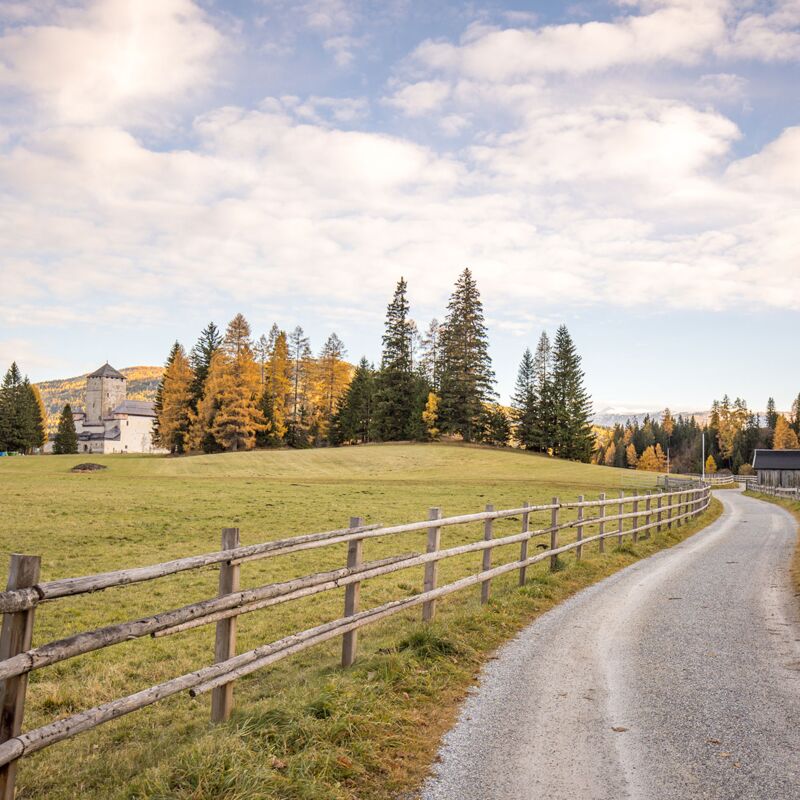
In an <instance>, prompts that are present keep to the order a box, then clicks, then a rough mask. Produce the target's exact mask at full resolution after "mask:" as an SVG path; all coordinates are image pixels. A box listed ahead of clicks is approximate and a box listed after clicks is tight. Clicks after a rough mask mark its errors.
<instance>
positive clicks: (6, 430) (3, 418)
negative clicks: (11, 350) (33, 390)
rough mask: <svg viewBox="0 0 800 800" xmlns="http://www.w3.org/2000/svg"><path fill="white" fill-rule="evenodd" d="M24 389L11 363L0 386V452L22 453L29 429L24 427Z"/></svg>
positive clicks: (20, 378)
mask: <svg viewBox="0 0 800 800" xmlns="http://www.w3.org/2000/svg"><path fill="white" fill-rule="evenodd" d="M26 394H27V392H26V389H25V387H24V384H23V380H22V373H20V371H19V367H18V366H17V362H16V361H14V362H12V364H11V366H10V367H9V368H8V371H7V372H6V374H5V376H4V377H3V382H2V384H0V450H4V451H10V452H17V453H24V452H25V451H26V450H27V449H28V443H29V437H30V428H29V426H28V425H26V408H27V407H28V403H27V402H26V401H27V397H26Z"/></svg>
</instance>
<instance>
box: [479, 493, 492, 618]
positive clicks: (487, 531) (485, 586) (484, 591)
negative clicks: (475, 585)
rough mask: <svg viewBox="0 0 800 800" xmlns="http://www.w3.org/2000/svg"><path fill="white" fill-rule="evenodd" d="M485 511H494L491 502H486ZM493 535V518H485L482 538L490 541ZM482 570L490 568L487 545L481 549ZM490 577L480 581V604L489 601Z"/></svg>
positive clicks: (489, 551)
mask: <svg viewBox="0 0 800 800" xmlns="http://www.w3.org/2000/svg"><path fill="white" fill-rule="evenodd" d="M486 510H487V511H494V506H493V505H492V504H491V503H487V505H486ZM493 536H494V520H493V519H487V520H486V521H485V522H484V523H483V538H484V540H485V541H487V542H488V541H491V539H492V537H493ZM482 567H483V571H484V572H485V571H486V570H487V569H491V568H492V548H491V547H487V548H486V549H485V550H484V551H483V562H482ZM491 583H492V581H491V579H490V580H486V581H481V605H485V604H486V603H488V602H489V588H490V586H491Z"/></svg>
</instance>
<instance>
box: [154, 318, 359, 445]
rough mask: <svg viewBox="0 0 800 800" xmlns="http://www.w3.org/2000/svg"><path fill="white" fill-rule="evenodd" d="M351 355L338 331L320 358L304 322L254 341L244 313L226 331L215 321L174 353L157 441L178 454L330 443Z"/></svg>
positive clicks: (161, 391)
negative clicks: (222, 330)
mask: <svg viewBox="0 0 800 800" xmlns="http://www.w3.org/2000/svg"><path fill="white" fill-rule="evenodd" d="M345 356H346V351H345V348H344V344H343V343H342V341H341V339H340V338H339V337H338V336H337V335H336V334H335V333H332V334H331V335H330V336H329V337H328V339H327V341H326V342H325V344H324V345H323V347H322V349H321V350H320V352H319V355H318V356H317V357H314V356H313V355H312V352H311V347H310V343H309V339H308V337H307V336H306V335H305V333H304V331H303V329H302V328H301V327H299V326H298V327H296V328H295V329H294V330H293V331H292V332H291V333H287V332H286V331H283V330H281V329H279V328H278V326H277V325H273V326H272V329H271V330H270V332H269V334H267V335H262V336H260V337H259V338H258V339H257V340H253V338H252V333H251V328H250V325H249V323H248V322H247V320H246V319H245V318H244V316H242V315H241V314H237V315H236V316H235V317H234V318H233V319H232V320H231V321H230V323H229V324H228V326H227V329H226V330H225V333H224V334H223V333H221V332H220V330H219V329H218V328H217V326H216V325H215V324H214V323H213V322H212V323H209V325H208V326H207V327H206V328H205V329H204V330H203V331H202V333H201V334H200V337H199V339H198V340H197V343H196V344H195V345H194V347H192V349H191V350H190V351H189V353H188V354H187V352H186V350H185V349H184V347H183V345H181V344H180V342H175V344H174V345H173V346H172V349H171V350H170V353H169V356H168V358H167V361H166V365H165V368H164V375H163V377H162V380H161V382H160V384H159V386H158V390H157V392H156V402H155V406H156V422H155V428H154V434H153V440H154V442H155V443H156V444H157V445H159V446H161V447H164V448H166V449H167V450H169V451H170V452H171V453H185V452H192V451H194V452H197V451H203V452H206V453H213V452H221V451H237V450H252V449H253V448H254V447H281V446H290V447H310V446H314V445H320V444H323V443H325V442H327V441H328V438H329V432H330V424H331V419H332V417H333V414H334V411H335V408H336V402H337V400H338V398H339V396H340V395H341V394H342V392H343V391H344V389H345V387H346V386H347V384H348V383H349V381H350V373H351V371H352V370H351V367H350V365H349V364H348V363H347V362H346V361H345Z"/></svg>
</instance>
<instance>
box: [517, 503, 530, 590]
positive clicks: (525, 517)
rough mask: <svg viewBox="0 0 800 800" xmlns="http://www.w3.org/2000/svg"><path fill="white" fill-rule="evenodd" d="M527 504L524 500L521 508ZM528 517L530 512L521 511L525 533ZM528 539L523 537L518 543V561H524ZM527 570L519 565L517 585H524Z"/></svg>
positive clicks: (523, 531)
mask: <svg viewBox="0 0 800 800" xmlns="http://www.w3.org/2000/svg"><path fill="white" fill-rule="evenodd" d="M529 505H530V503H528V502H527V500H526V501H525V502H524V503H523V504H522V507H523V508H528V506H529ZM529 518H530V514H529V513H528V512H527V511H523V512H522V533H527V532H528V531H529V530H530V528H529ZM528 541H529V540H528V539H523V541H522V544H520V546H519V560H520V561H525V559H526V558H527V557H528ZM527 571H528V568H527V567H520V568H519V585H520V586H524V585H525V573H526V572H527Z"/></svg>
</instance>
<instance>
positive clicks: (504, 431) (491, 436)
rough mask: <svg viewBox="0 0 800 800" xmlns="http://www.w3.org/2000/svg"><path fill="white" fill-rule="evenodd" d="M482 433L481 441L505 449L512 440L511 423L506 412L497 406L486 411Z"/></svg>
mask: <svg viewBox="0 0 800 800" xmlns="http://www.w3.org/2000/svg"><path fill="white" fill-rule="evenodd" d="M482 428H483V430H482V432H481V441H482V442H485V443H486V444H493V445H495V446H497V447H505V446H506V445H507V444H508V440H509V439H510V438H511V423H510V421H509V419H508V415H507V414H506V412H505V411H504V410H503V409H502V408H501V407H500V406H499V405H497V404H494V405H492V406H490V407H489V408H487V409H486V413H485V417H484V421H483V425H482Z"/></svg>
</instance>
